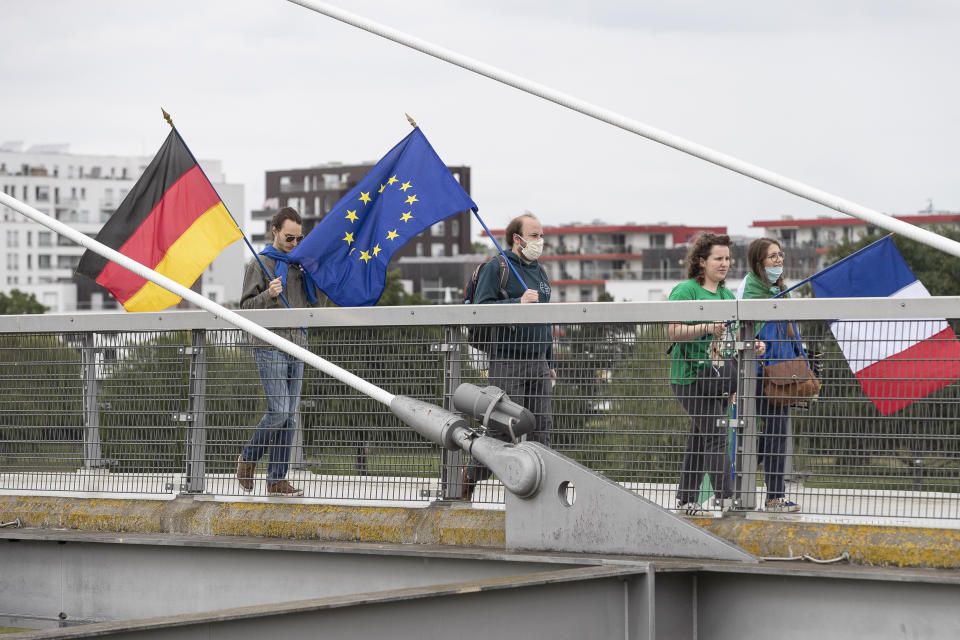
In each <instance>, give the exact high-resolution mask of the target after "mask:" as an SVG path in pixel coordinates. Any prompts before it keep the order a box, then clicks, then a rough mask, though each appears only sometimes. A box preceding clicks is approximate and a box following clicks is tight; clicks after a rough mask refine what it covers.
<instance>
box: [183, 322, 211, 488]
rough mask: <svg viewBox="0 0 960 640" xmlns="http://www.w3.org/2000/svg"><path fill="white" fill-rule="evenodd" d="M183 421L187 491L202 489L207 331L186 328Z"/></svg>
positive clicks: (205, 420) (205, 444) (204, 453)
mask: <svg viewBox="0 0 960 640" xmlns="http://www.w3.org/2000/svg"><path fill="white" fill-rule="evenodd" d="M188 411H189V416H190V418H189V420H188V422H187V455H186V459H187V472H186V475H187V482H186V487H185V489H186V491H187V493H203V490H204V486H205V485H204V473H205V471H206V450H207V332H206V331H205V330H204V329H194V330H192V331H191V332H190V406H189V409H188Z"/></svg>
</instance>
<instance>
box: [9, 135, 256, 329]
mask: <svg viewBox="0 0 960 640" xmlns="http://www.w3.org/2000/svg"><path fill="white" fill-rule="evenodd" d="M151 159H152V156H149V157H147V156H144V157H141V156H114V155H89V154H73V153H70V152H69V147H68V145H65V144H58V145H36V146H32V147H30V148H28V149H26V150H23V145H22V144H21V143H6V144H3V145H0V189H2V190H3V192H4V193H6V194H8V195H10V196H12V197H14V198H16V199H17V200H20V201H21V202H24V203H26V204H28V205H30V206H32V207H34V208H35V209H38V210H39V211H41V212H42V213H45V214H47V215H49V216H52V217H54V218H56V219H57V220H59V221H61V222H63V223H65V224H68V225H70V226H71V227H73V228H74V229H76V230H77V231H80V232H82V233H84V234H86V235H88V236H90V237H91V238H92V237H95V236H96V235H97V233H98V232H99V231H100V228H101V227H102V226H103V224H104V223H105V222H106V221H107V220H109V218H110V216H111V215H113V213H114V211H116V209H117V207H118V206H119V205H120V203H121V202H122V201H123V199H124V198H125V197H126V196H127V194H128V193H129V191H130V189H131V188H132V187H133V185H134V183H135V182H136V181H137V178H139V177H140V174H141V173H142V172H143V170H144V169H146V167H147V165H148V164H149V163H150V160H151ZM200 164H201V166H202V167H203V169H204V171H205V172H206V174H207V176H208V177H209V178H210V181H211V182H212V183H213V185H214V188H216V190H217V192H218V193H219V194H220V197H221V198H222V199H223V201H224V203H225V204H226V205H227V207H228V209H229V210H230V212H231V213H233V215H234V217H236V218H237V221H238V222H239V223H240V227H241V229H242V228H243V227H244V223H243V220H244V202H243V186H242V185H239V184H227V183H226V182H225V179H224V175H223V170H222V168H221V163H220V161H218V160H204V161H201V163H200ZM0 219H2V221H3V227H4V231H3V233H2V235H0V291H4V292H9V291H10V290H12V289H19V290H21V291H23V292H25V293H32V294H34V295H35V296H36V298H37V300H38V301H39V302H40V303H41V304H43V305H45V306H47V307H48V308H49V310H50V311H51V312H56V313H65V312H72V311H77V310H103V309H119V308H120V307H119V305H117V304H116V301H115V300H114V299H113V298H112V297H111V296H110V294H109V293H108V292H107V291H106V290H105V289H103V288H102V287H100V286H99V285H97V284H96V283H93V282H91V281H90V280H88V279H87V278H85V277H82V276H76V275H75V274H74V270H75V269H76V267H77V263H78V262H79V261H80V256H81V254H83V252H84V248H83V247H81V246H80V245H78V244H76V243H74V242H73V241H71V240H68V239H67V238H65V237H62V236H60V235H58V234H56V233H54V232H53V231H50V230H49V229H47V228H46V227H44V226H42V225H40V224H39V223H37V222H34V221H32V220H30V219H28V218H26V217H24V216H23V215H21V214H20V213H18V212H17V211H14V210H12V209H10V208H8V207H5V206H0ZM244 251H247V249H246V248H245V247H244V246H243V245H242V243H234V244H233V245H231V246H230V247H228V248H227V250H225V251H224V252H223V253H221V254H220V256H219V257H218V258H217V259H216V260H215V261H214V263H213V264H212V265H211V266H210V267H209V268H208V269H207V271H206V272H205V273H204V274H203V276H202V277H201V279H200V280H198V283H197V284H196V285H195V286H194V288H195V289H197V290H198V291H200V292H201V293H202V294H203V295H205V296H207V297H209V298H211V299H213V300H215V301H216V302H220V303H224V302H226V303H229V302H231V301H236V300H239V297H240V289H241V280H242V268H243V267H242V265H243V262H244Z"/></svg>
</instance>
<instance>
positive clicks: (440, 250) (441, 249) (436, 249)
mask: <svg viewBox="0 0 960 640" xmlns="http://www.w3.org/2000/svg"><path fill="white" fill-rule="evenodd" d="M445 246H446V245H444V244H443V243H442V242H434V243H433V244H431V245H430V255H431V256H434V257H439V256H443V255H446V253H447V252H446V249H445Z"/></svg>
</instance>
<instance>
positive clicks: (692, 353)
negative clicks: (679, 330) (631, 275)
mask: <svg viewBox="0 0 960 640" xmlns="http://www.w3.org/2000/svg"><path fill="white" fill-rule="evenodd" d="M735 298H736V296H734V295H733V292H732V291H730V290H729V289H727V288H726V287H718V288H717V292H716V293H713V292H712V291H707V290H706V289H704V288H703V287H701V286H700V284H699V283H698V282H697V281H696V280H694V279H690V280H685V281H683V282H681V283H680V284H678V285H677V286H675V287H674V288H673V291H671V292H670V299H671V300H734V299H735ZM681 322H682V323H683V324H700V323H702V322H703V321H702V320H683V321H681ZM711 340H713V335H712V334H709V333H708V334H706V335H703V336H700V337H699V338H697V339H696V340H691V341H690V342H678V343H677V344H676V346H675V347H674V348H673V351H672V352H671V354H670V382H672V383H673V384H691V383H692V382H693V381H694V379H695V378H696V377H697V372H698V371H700V370H701V369H704V368H706V367H707V366H709V365H710V352H709V350H710V341H711Z"/></svg>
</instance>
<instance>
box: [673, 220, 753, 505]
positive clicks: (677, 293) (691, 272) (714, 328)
mask: <svg viewBox="0 0 960 640" xmlns="http://www.w3.org/2000/svg"><path fill="white" fill-rule="evenodd" d="M732 244H733V243H732V242H731V241H730V237H729V236H725V235H716V234H713V233H708V232H705V231H701V232H699V233H697V234H696V235H695V236H694V237H693V238H692V239H691V241H690V251H688V252H687V259H686V263H687V276H688V278H689V280H686V281H684V282H681V283H680V284H678V285H677V286H676V287H674V288H673V291H671V292H670V300H733V299H734V297H735V296H734V295H733V293H732V292H731V291H730V290H729V289H727V287H726V278H727V271H728V270H729V269H730V247H731V245H732ZM667 332H668V334H669V336H670V339H671V340H673V341H674V342H675V343H676V344H675V345H674V347H673V349H672V351H671V354H670V356H671V361H670V387H671V389H672V390H673V393H674V395H675V396H676V397H677V400H678V401H679V402H680V405H681V406H682V407H683V409H684V411H686V412H687V414H688V415H689V416H690V430H689V433H688V434H687V442H686V447H685V449H684V452H683V466H682V467H681V469H680V485H679V488H678V490H677V504H678V507H679V510H680V511H681V512H682V513H685V514H687V515H695V514H697V513H700V512H702V509H701V508H700V504H699V502H698V500H697V495H698V494H699V492H700V483H701V482H702V479H703V474H704V473H706V474H709V476H710V482H711V484H712V485H713V489H714V491H715V492H716V495H717V496H718V497H720V498H728V497H730V496H731V495H732V483H731V481H730V457H729V456H728V455H727V430H726V427H723V426H720V425H718V424H717V421H718V419H720V418H722V417H724V416H725V415H726V410H727V404H728V402H729V400H730V397H729V396H730V394H732V393H734V392H735V390H736V375H737V374H736V371H735V370H733V369H734V367H731V366H729V365H727V366H717V365H716V364H714V362H713V359H714V356H712V355H711V342H713V341H714V340H718V341H719V340H722V339H723V334H724V332H725V325H724V323H723V322H695V321H692V322H686V321H685V322H674V323H671V324H670V325H668V327H667Z"/></svg>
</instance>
